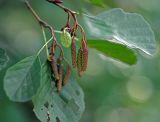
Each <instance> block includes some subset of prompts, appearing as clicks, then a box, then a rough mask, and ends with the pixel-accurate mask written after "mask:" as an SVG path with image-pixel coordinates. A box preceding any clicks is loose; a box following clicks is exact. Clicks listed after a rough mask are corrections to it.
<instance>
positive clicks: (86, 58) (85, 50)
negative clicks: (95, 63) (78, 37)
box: [82, 47, 88, 71]
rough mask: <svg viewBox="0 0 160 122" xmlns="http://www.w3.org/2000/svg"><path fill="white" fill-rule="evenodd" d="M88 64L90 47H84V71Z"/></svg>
mask: <svg viewBox="0 0 160 122" xmlns="http://www.w3.org/2000/svg"><path fill="white" fill-rule="evenodd" d="M87 65H88V49H87V47H82V71H86V69H87Z"/></svg>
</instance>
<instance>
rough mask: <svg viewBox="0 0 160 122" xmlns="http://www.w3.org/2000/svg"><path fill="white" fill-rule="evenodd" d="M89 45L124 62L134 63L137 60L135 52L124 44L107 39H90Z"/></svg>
mask: <svg viewBox="0 0 160 122" xmlns="http://www.w3.org/2000/svg"><path fill="white" fill-rule="evenodd" d="M87 42H88V45H89V47H91V48H95V49H97V50H98V51H100V52H102V53H103V54H104V55H106V56H107V57H111V58H114V59H117V60H119V61H121V62H123V63H127V64H129V65H133V64H135V63H136V62H137V57H136V55H135V53H134V52H133V51H132V50H131V49H129V48H127V47H126V46H124V45H120V44H116V43H113V42H109V41H105V40H88V41H87Z"/></svg>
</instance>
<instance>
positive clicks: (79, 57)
mask: <svg viewBox="0 0 160 122" xmlns="http://www.w3.org/2000/svg"><path fill="white" fill-rule="evenodd" d="M77 70H78V75H79V76H80V77H81V76H82V73H83V71H82V48H80V49H79V50H78V54H77Z"/></svg>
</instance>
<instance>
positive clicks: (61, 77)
mask: <svg viewBox="0 0 160 122" xmlns="http://www.w3.org/2000/svg"><path fill="white" fill-rule="evenodd" d="M58 73H59V80H58V81H57V90H58V93H60V92H61V90H62V79H63V66H62V64H60V65H59V69H58Z"/></svg>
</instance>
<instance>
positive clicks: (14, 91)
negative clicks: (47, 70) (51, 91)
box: [4, 55, 41, 102]
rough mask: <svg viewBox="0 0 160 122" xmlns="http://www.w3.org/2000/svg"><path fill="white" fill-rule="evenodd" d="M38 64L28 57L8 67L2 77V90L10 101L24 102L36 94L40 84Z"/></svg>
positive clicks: (33, 57) (31, 57)
mask: <svg viewBox="0 0 160 122" xmlns="http://www.w3.org/2000/svg"><path fill="white" fill-rule="evenodd" d="M40 70H41V66H40V62H39V59H38V57H37V55H35V56H30V57H27V58H25V59H23V60H22V61H20V62H18V63H17V64H15V65H14V66H12V67H10V68H9V69H8V70H7V72H6V75H5V77H4V90H5V92H6V94H7V96H8V97H9V99H10V100H12V101H17V102H25V101H28V100H31V97H32V96H33V95H35V94H36V91H37V89H38V87H39V84H40Z"/></svg>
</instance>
